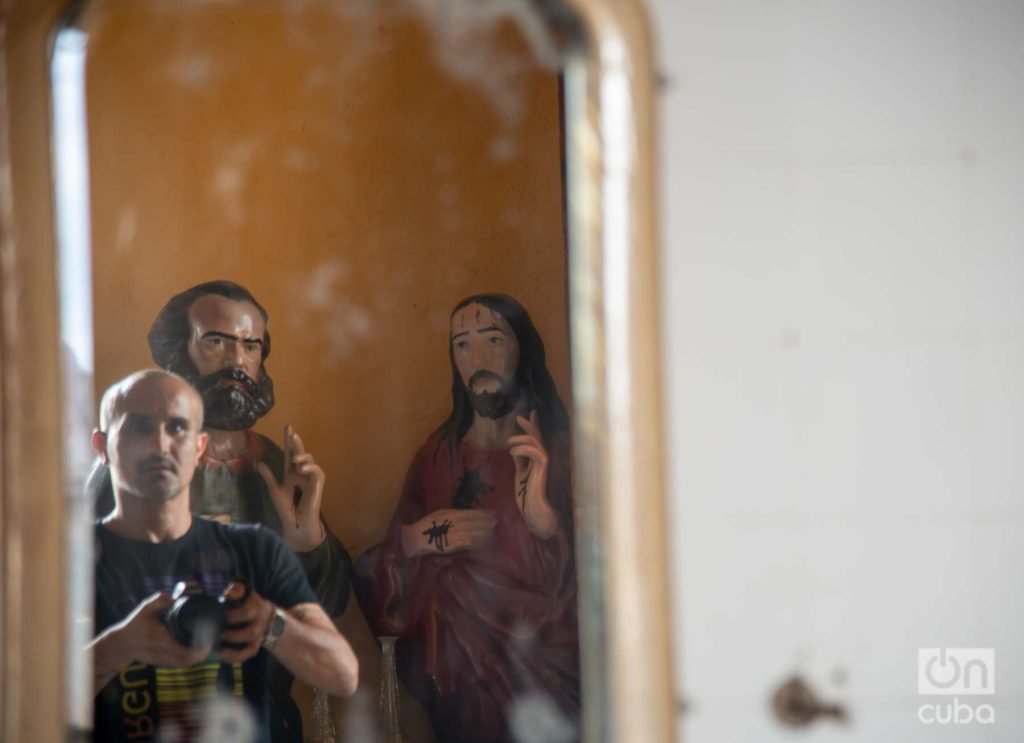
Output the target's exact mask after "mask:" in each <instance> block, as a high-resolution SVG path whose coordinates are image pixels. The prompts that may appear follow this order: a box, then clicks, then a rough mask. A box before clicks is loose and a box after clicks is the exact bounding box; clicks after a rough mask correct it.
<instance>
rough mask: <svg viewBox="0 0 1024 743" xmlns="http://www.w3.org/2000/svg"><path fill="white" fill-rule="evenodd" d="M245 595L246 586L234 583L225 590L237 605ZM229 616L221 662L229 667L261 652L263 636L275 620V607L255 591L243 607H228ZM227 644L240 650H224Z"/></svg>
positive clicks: (227, 595) (232, 648) (242, 603)
mask: <svg viewBox="0 0 1024 743" xmlns="http://www.w3.org/2000/svg"><path fill="white" fill-rule="evenodd" d="M244 595H245V586H244V584H242V583H232V584H231V585H229V586H228V587H227V589H225V591H224V597H225V598H226V599H228V600H235V601H237V600H238V599H240V598H241V597H242V596H244ZM228 606H229V608H228V609H227V611H226V612H225V622H224V624H225V626H226V627H229V628H233V629H225V630H224V632H223V633H221V636H220V640H221V651H220V659H221V660H222V661H224V662H225V663H242V662H243V661H247V660H249V658H251V657H253V656H254V655H256V653H258V652H259V651H260V645H261V644H262V643H263V636H264V635H265V634H266V632H267V627H268V626H269V625H270V620H271V619H272V618H273V616H274V605H273V604H271V603H270V602H269V601H267V600H266V599H265V598H263V597H262V596H260V595H259V594H258V593H256V592H255V591H250V592H249V595H248V596H246V598H245V600H244V601H242V602H241V603H240V604H236V605H232V604H229V605H228ZM224 643H231V644H232V645H236V646H240V647H230V648H229V647H224Z"/></svg>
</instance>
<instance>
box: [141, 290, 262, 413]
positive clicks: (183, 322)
mask: <svg viewBox="0 0 1024 743" xmlns="http://www.w3.org/2000/svg"><path fill="white" fill-rule="evenodd" d="M148 339H149V349H150V352H151V353H152V355H153V361H155V362H156V363H157V364H158V365H160V367H162V368H164V369H167V370H168V371H172V372H174V373H176V374H180V375H181V376H182V377H184V378H185V379H187V380H188V381H189V382H191V383H192V384H193V385H194V386H195V387H196V389H197V390H199V393H200V395H202V398H203V406H204V409H205V415H206V425H207V426H209V427H210V428H216V429H221V430H228V431H239V430H242V429H245V428H251V427H252V426H253V425H254V424H255V423H256V421H257V420H259V419H260V418H262V417H263V416H264V415H266V414H267V413H268V412H270V409H271V408H272V407H273V406H274V383H273V381H272V380H271V378H270V376H269V375H268V374H267V370H266V367H265V365H264V362H265V360H266V358H267V356H269V355H270V331H269V330H268V329H267V311H266V310H265V309H263V307H262V306H261V305H260V303H259V302H257V301H256V299H255V298H254V297H253V296H252V294H250V293H249V291H248V290H247V289H245V288H244V287H242V286H239V285H238V284H235V283H234V282H231V281H209V282H207V283H205V284H199V285H198V286H194V287H192V288H191V289H187V290H186V291H183V292H181V293H180V294H177V295H175V296H174V297H171V299H170V301H168V302H167V304H166V305H164V307H163V309H161V310H160V312H159V314H158V315H157V316H156V320H154V321H153V326H152V327H151V328H150V331H149V337H148Z"/></svg>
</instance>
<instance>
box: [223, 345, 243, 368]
mask: <svg viewBox="0 0 1024 743" xmlns="http://www.w3.org/2000/svg"><path fill="white" fill-rule="evenodd" d="M224 366H225V368H228V369H244V368H245V350H244V349H243V348H242V344H241V343H238V342H237V341H235V342H229V343H228V347H227V352H226V353H225V354H224Z"/></svg>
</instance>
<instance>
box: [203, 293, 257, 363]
mask: <svg viewBox="0 0 1024 743" xmlns="http://www.w3.org/2000/svg"><path fill="white" fill-rule="evenodd" d="M188 319H189V324H190V325H191V327H192V334H191V336H190V337H189V339H188V356H189V358H190V359H192V363H193V364H195V367H196V371H197V372H199V376H200V377H205V376H208V375H210V374H214V373H215V372H219V371H221V370H222V369H241V370H242V371H244V372H245V373H246V374H247V375H248V376H250V377H252V378H253V379H258V378H259V375H260V365H261V364H262V363H263V333H264V331H265V330H266V324H265V323H264V322H263V317H262V316H261V315H260V311H259V310H258V309H256V305H254V304H253V303H252V302H236V301H234V300H231V299H228V298H227V297H221V296H219V295H217V294H207V295H206V296H203V297H200V298H199V299H197V300H196V301H195V302H193V303H192V306H191V307H189V310H188Z"/></svg>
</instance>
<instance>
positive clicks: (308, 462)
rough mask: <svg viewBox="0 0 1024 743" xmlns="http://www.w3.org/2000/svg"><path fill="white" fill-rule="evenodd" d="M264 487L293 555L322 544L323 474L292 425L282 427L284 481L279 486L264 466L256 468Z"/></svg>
mask: <svg viewBox="0 0 1024 743" xmlns="http://www.w3.org/2000/svg"><path fill="white" fill-rule="evenodd" d="M256 469H257V471H258V472H259V473H260V475H261V476H262V477H263V481H264V482H265V483H266V484H267V490H268V491H269V492H270V499H271V500H272V501H273V503H274V508H275V509H277V515H278V516H280V517H281V530H282V533H281V537H282V538H283V539H284V543H285V545H287V546H288V549H290V550H291V551H292V552H309V551H310V550H313V549H316V548H317V547H318V546H319V545H320V543H321V542H323V541H324V537H325V536H326V534H325V533H324V527H323V524H321V522H320V501H321V500H322V499H323V495H324V471H323V470H322V469H321V468H320V465H318V464H317V463H316V462H314V461H313V455H312V454H309V453H307V452H306V449H305V447H304V446H303V445H302V439H301V438H299V435H298V434H297V433H295V430H294V429H293V428H292V427H291V426H285V427H284V482H282V483H278V481H277V478H275V477H274V473H273V472H271V471H270V468H269V467H268V466H267V465H266V464H265V463H264V462H259V463H258V464H257V465H256Z"/></svg>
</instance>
